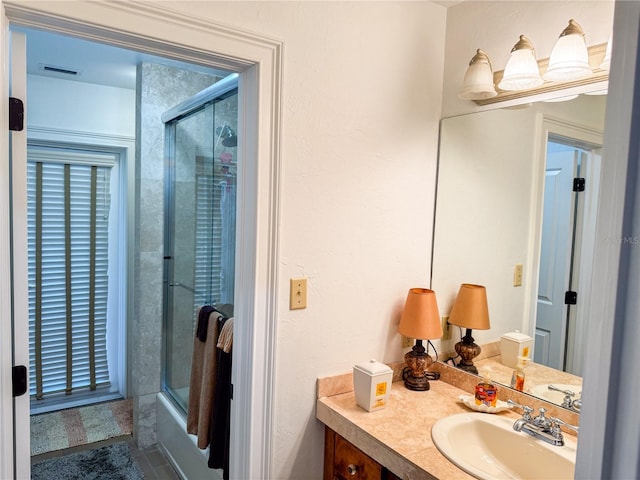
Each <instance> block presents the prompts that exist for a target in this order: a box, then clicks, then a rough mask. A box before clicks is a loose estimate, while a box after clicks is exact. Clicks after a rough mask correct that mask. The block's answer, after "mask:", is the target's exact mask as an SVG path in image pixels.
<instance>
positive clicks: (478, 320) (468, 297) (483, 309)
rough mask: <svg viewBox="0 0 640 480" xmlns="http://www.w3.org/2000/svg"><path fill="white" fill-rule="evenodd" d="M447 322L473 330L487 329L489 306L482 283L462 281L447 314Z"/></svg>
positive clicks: (488, 325) (488, 326)
mask: <svg viewBox="0 0 640 480" xmlns="http://www.w3.org/2000/svg"><path fill="white" fill-rule="evenodd" d="M449 323H450V324H452V325H458V326H459V327H464V328H470V329H473V330H488V329H489V328H491V327H490V324H489V306H488V304H487V289H486V288H485V287H483V286H482V285H473V284H470V283H463V284H462V285H460V290H459V291H458V296H457V297H456V301H455V303H454V304H453V308H452V309H451V313H450V314H449Z"/></svg>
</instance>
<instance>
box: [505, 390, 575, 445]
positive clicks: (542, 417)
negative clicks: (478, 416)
mask: <svg viewBox="0 0 640 480" xmlns="http://www.w3.org/2000/svg"><path fill="white" fill-rule="evenodd" d="M507 403H508V404H509V405H512V406H514V407H518V408H521V409H522V410H523V412H524V413H523V415H522V417H521V418H519V419H518V420H516V421H515V423H514V424H513V429H514V430H515V431H516V432H524V433H527V434H529V435H531V436H532V437H534V438H537V439H539V440H542V441H544V442H547V443H550V444H551V445H556V446H558V447H561V446H562V445H564V438H563V436H562V429H561V428H560V427H561V426H563V427H567V428H570V429H572V430H574V431H575V432H578V427H575V426H573V425H569V424H568V423H566V422H563V421H562V420H560V419H559V418H556V417H550V418H549V417H547V416H546V413H547V410H546V409H545V408H542V407H540V408H539V409H538V415H537V416H536V417H533V418H532V417H531V413H532V412H533V408H531V407H528V406H526V405H520V404H519V403H516V402H514V401H513V400H507Z"/></svg>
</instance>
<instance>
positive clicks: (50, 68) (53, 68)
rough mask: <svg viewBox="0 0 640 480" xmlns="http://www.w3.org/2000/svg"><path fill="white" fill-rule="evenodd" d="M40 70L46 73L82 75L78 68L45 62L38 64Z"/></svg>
mask: <svg viewBox="0 0 640 480" xmlns="http://www.w3.org/2000/svg"><path fill="white" fill-rule="evenodd" d="M38 70H40V71H41V72H44V73H54V74H59V75H70V76H72V77H77V76H79V75H80V72H79V71H78V70H73V69H72V68H66V67H59V66H57V65H46V64H44V63H39V64H38Z"/></svg>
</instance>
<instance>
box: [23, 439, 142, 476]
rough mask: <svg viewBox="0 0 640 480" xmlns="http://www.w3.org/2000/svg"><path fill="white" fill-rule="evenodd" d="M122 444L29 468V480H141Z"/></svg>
mask: <svg viewBox="0 0 640 480" xmlns="http://www.w3.org/2000/svg"><path fill="white" fill-rule="evenodd" d="M143 478H144V474H143V473H142V470H141V469H140V466H139V465H138V464H137V463H136V461H135V460H134V459H133V457H131V451H130V450H129V446H128V445H127V444H126V442H118V443H112V444H111V445H108V446H106V447H102V448H97V449H95V450H84V451H82V452H77V453H72V454H70V455H64V456H62V457H56V458H50V459H48V460H43V461H42V462H37V463H34V464H33V465H32V466H31V480H141V479H143Z"/></svg>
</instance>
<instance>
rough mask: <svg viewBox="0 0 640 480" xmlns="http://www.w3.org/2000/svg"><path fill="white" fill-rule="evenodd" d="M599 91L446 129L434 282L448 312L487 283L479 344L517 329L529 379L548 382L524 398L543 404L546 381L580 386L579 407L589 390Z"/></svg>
mask: <svg viewBox="0 0 640 480" xmlns="http://www.w3.org/2000/svg"><path fill="white" fill-rule="evenodd" d="M596 88H602V87H601V86H598V87H596ZM596 93H597V94H596ZM602 93H603V92H602V91H599V92H595V91H590V92H585V93H582V94H580V95H577V96H574V97H572V98H564V97H562V95H561V94H559V96H558V98H554V99H552V100H554V101H544V102H543V101H540V102H535V103H529V104H524V105H519V106H517V107H509V108H497V109H493V110H487V111H482V112H477V113H472V114H468V115H461V116H457V117H451V118H446V119H443V120H442V122H441V134H440V151H439V163H438V184H437V197H436V218H435V228H434V241H433V257H432V281H431V287H432V288H433V289H434V290H435V291H436V293H437V296H438V302H439V306H440V311H441V314H442V315H447V312H449V311H450V309H451V306H452V305H453V302H454V300H455V296H456V294H457V291H458V288H459V286H460V284H461V283H475V284H480V285H484V286H486V289H487V298H488V302H489V313H490V321H491V328H490V330H474V331H473V336H474V338H475V339H476V343H478V344H480V345H482V344H488V343H491V342H496V341H499V340H500V337H501V336H502V335H503V334H504V333H506V332H513V331H516V330H517V331H520V332H523V333H526V334H528V335H530V336H531V337H532V338H533V341H534V353H533V358H532V360H534V363H533V364H532V365H531V366H530V367H533V368H532V370H531V371H534V370H535V371H537V372H538V373H539V372H551V373H549V374H548V375H547V376H546V377H545V376H544V375H543V376H542V377H540V376H538V377H536V378H535V379H533V378H532V379H531V380H530V381H528V383H525V392H526V393H530V394H534V395H538V396H541V397H542V398H544V399H546V400H549V398H550V397H547V396H546V392H547V390H548V388H547V387H548V385H547V384H548V383H560V384H564V383H567V384H570V385H572V386H573V387H575V388H573V389H574V390H576V392H575V393H576V398H578V397H579V392H580V391H581V378H580V377H581V375H582V368H583V358H584V352H583V351H582V345H584V335H585V332H584V330H585V329H584V326H583V317H584V312H583V309H584V308H585V307H584V305H585V304H586V303H587V302H586V299H587V298H588V297H589V295H591V294H592V292H591V290H590V283H591V282H590V279H591V259H592V256H593V251H594V248H595V245H594V230H595V216H596V210H597V202H598V179H599V176H600V169H601V168H606V165H601V158H600V153H601V148H602V134H603V130H604V112H605V104H606V95H603V94H602ZM574 178H584V179H585V188H584V191H581V192H574V191H573V190H574V183H576V187H577V189H578V190H580V183H581V182H580V181H576V182H574ZM519 266H521V267H522V272H523V274H522V282H521V285H517V283H519V282H517V281H515V280H516V279H515V278H514V273H515V271H516V269H517V268H518V267H519ZM568 291H574V292H577V301H576V304H575V305H567V304H565V297H566V295H565V294H566V292H568ZM570 296H571V295H569V297H570ZM567 299H568V300H570V298H567ZM459 339H460V338H459V335H458V333H457V329H454V330H453V337H452V339H451V340H447V341H443V342H442V344H441V347H440V348H441V349H442V350H443V351H451V350H452V346H453V344H454V343H455V342H457V341H458V340H459ZM536 366H543V367H544V368H537V370H536ZM530 367H527V369H529V368H530ZM501 370H502V371H503V372H504V375H503V376H502V377H500V376H499V375H500V374H499V372H500V371H501ZM512 371H513V369H512V368H511V369H506V368H505V369H500V368H498V369H494V372H495V373H496V375H498V376H496V378H495V380H497V381H498V382H500V383H502V384H504V385H509V383H510V373H511V372H512ZM554 372H557V373H562V374H563V375H565V376H566V378H568V379H569V381H566V382H564V381H563V379H564V378H565V376H562V375H555V374H554ZM541 389H542V390H541ZM541 392H542V393H541ZM555 395H558V394H555ZM559 398H562V396H560V397H559Z"/></svg>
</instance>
